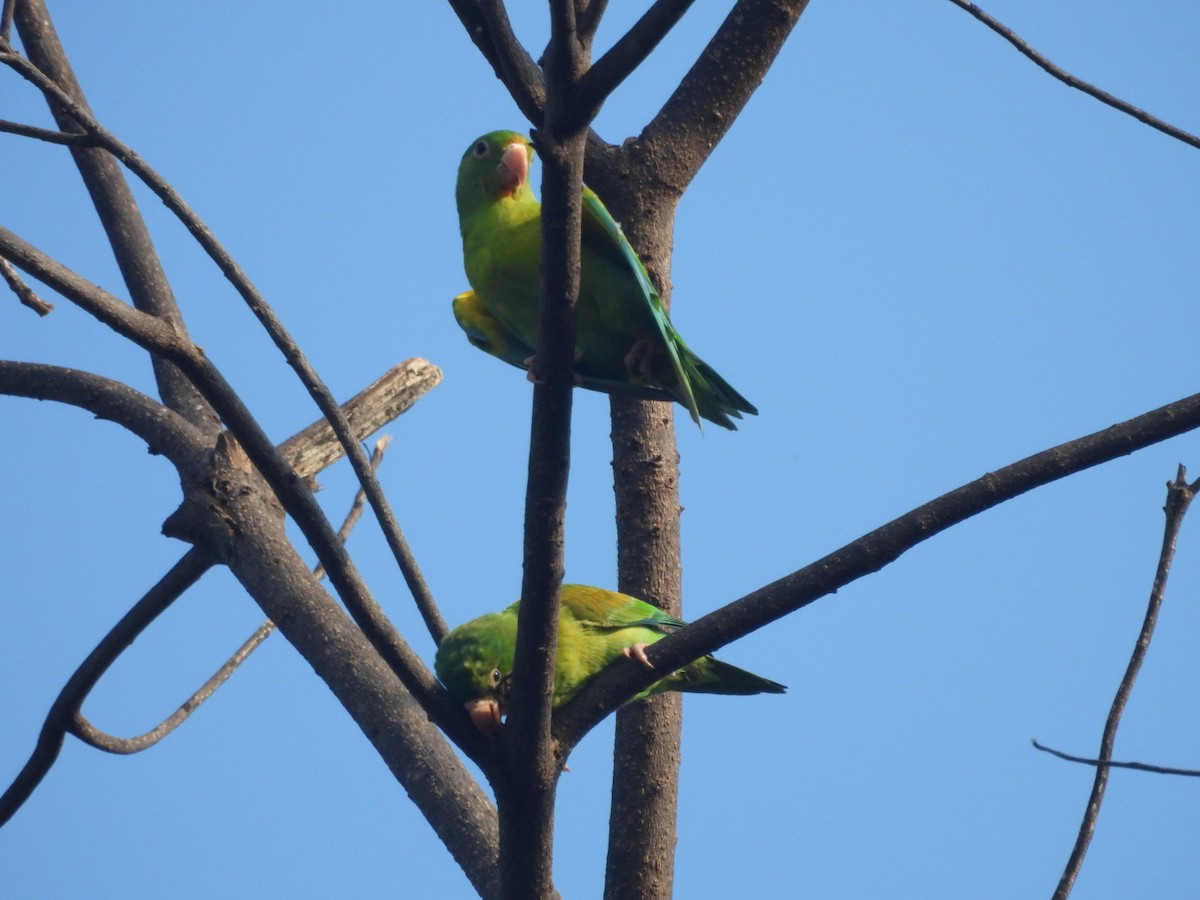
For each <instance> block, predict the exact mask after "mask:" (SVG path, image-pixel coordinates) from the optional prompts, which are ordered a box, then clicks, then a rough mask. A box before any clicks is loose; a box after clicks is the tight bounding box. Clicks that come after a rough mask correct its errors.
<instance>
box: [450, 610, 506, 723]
mask: <svg viewBox="0 0 1200 900" xmlns="http://www.w3.org/2000/svg"><path fill="white" fill-rule="evenodd" d="M516 643H517V613H516V609H515V608H513V607H509V608H508V609H506V610H504V611H503V612H498V613H491V614H489V615H486V616H480V617H479V618H478V619H472V620H471V621H470V622H467V623H466V624H465V625H460V626H458V627H457V628H455V629H454V630H453V631H451V632H450V633H449V634H448V635H446V637H445V638H443V639H442V642H441V644H439V645H438V649H437V656H436V657H435V658H434V661H433V668H434V671H435V672H437V677H438V679H439V680H440V681H441V682H442V684H444V685H445V686H446V690H448V691H449V692H450V693H451V695H452V696H453V697H454V699H455V700H458V701H459V702H460V703H462V704H463V706H464V707H466V710H467V714H468V715H469V716H470V717H471V721H472V722H473V723H474V724H475V727H476V728H478V729H479V730H480V731H482V732H483V733H484V734H494V733H495V732H496V731H497V730H498V729H499V728H500V718H501V716H503V715H504V713H505V707H506V705H507V703H508V685H509V677H510V675H511V674H512V665H513V649H514V648H515V647H516Z"/></svg>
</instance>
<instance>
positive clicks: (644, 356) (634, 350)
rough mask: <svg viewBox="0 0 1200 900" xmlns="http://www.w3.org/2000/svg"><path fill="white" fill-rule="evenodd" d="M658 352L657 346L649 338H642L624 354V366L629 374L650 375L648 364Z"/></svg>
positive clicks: (646, 376)
mask: <svg viewBox="0 0 1200 900" xmlns="http://www.w3.org/2000/svg"><path fill="white" fill-rule="evenodd" d="M657 353H658V347H656V346H655V344H654V341H652V340H650V339H649V338H643V339H642V340H640V341H637V342H635V343H634V345H633V346H632V347H630V348H629V352H628V353H626V354H625V368H626V369H627V370H628V371H629V373H630V374H631V375H638V376H640V377H642V378H649V377H650V364H651V363H652V362H653V361H654V357H655V355H656V354H657Z"/></svg>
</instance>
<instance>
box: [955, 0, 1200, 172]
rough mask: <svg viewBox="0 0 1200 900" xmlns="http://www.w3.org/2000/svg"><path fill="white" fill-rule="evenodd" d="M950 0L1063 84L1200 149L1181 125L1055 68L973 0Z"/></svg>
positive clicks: (1199, 140) (1199, 145) (1197, 140)
mask: <svg viewBox="0 0 1200 900" xmlns="http://www.w3.org/2000/svg"><path fill="white" fill-rule="evenodd" d="M950 2H951V3H953V4H954V5H955V6H957V7H958V8H959V9H963V10H966V11H967V12H968V13H970V14H971V15H972V16H974V17H975V18H976V19H978V20H979V21H980V22H982V23H983V24H984V25H986V26H987V27H988V28H990V29H992V31H994V32H996V34H998V35H1000V36H1001V37H1002V38H1004V39H1005V40H1006V41H1008V42H1009V43H1010V44H1012V45H1013V46H1014V47H1016V48H1017V50H1018V51H1019V52H1020V53H1021V54H1022V55H1023V56H1025V57H1026V58H1028V59H1030V60H1031V61H1032V62H1033V63H1034V64H1036V65H1037V66H1038V67H1039V68H1041V69H1042V70H1044V71H1045V72H1048V73H1049V74H1050V75H1052V76H1053V77H1055V78H1057V79H1058V80H1059V81H1061V82H1062V83H1063V84H1065V85H1067V87H1073V88H1075V89H1076V90H1079V91H1083V92H1084V93H1085V94H1087V95H1088V96H1089V97H1095V98H1096V99H1097V100H1099V101H1100V102H1101V103H1104V104H1106V105H1108V106H1111V107H1112V108H1113V109H1115V110H1118V111H1119V112H1123V113H1125V114H1126V115H1129V116H1133V117H1134V118H1135V119H1137V120H1138V121H1139V122H1141V123H1142V124H1143V125H1149V126H1150V127H1151V128H1153V129H1155V130H1157V131H1161V132H1162V133H1163V134H1165V135H1169V136H1170V137H1173V138H1175V139H1176V140H1180V141H1183V142H1184V143H1185V144H1190V145H1191V146H1193V147H1196V148H1197V149H1200V137H1197V136H1196V135H1194V134H1191V133H1189V132H1187V131H1184V130H1183V129H1182V128H1176V127H1175V126H1174V125H1172V124H1170V123H1169V122H1164V121H1163V120H1162V119H1159V118H1157V117H1155V116H1152V115H1150V113H1148V112H1146V111H1145V110H1142V109H1138V108H1137V107H1136V106H1134V105H1133V104H1132V103H1127V102H1126V101H1124V100H1122V99H1121V98H1120V97H1115V96H1113V95H1112V94H1110V93H1109V92H1108V91H1105V90H1101V89H1100V88H1098V87H1096V86H1095V85H1093V84H1090V83H1088V82H1086V81H1084V80H1083V79H1082V78H1077V77H1076V76H1074V75H1072V74H1071V73H1070V72H1068V71H1066V70H1065V69H1061V68H1059V67H1058V66H1056V65H1055V64H1054V63H1052V62H1050V60H1048V59H1047V58H1046V57H1044V56H1042V54H1040V53H1038V52H1037V51H1036V50H1034V49H1033V48H1032V47H1031V46H1029V44H1028V43H1026V42H1025V41H1024V40H1023V39H1022V38H1021V36H1020V35H1018V34H1017V33H1016V32H1015V31H1013V30H1012V29H1011V28H1009V27H1008V26H1007V25H1005V24H1004V23H1003V22H1000V21H999V20H997V19H995V18H993V17H992V16H990V15H989V14H988V13H986V12H984V11H983V10H982V9H980V8H979V7H978V6H976V5H975V4H974V3H972V2H970V0H950Z"/></svg>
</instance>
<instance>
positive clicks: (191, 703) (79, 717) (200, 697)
mask: <svg viewBox="0 0 1200 900" xmlns="http://www.w3.org/2000/svg"><path fill="white" fill-rule="evenodd" d="M393 371H395V370H393ZM378 384H379V382H376V383H375V385H372V387H375V386H376V385H378ZM367 390H368V391H369V390H371V388H368V389H367ZM364 393H366V392H365V391H364ZM362 396H363V395H362V394H359V395H358V397H357V398H355V399H356V400H357V399H359V398H361V397H362ZM350 402H351V403H354V401H353V400H352V401H350ZM349 405H350V404H347V406H349ZM396 414H397V415H399V412H397V413H396ZM315 424H316V425H324V426H326V427H328V423H327V422H326V421H325V420H324V419H321V420H319V421H318V422H316V423H315ZM371 430H372V431H373V430H374V429H371ZM364 433H369V432H364ZM311 435H318V433H317V432H315V431H313V429H312V427H311V426H310V427H309V428H306V429H305V430H304V431H302V432H300V433H299V434H298V435H296V436H295V437H293V438H290V439H289V440H288V441H287V442H285V446H286V444H292V443H298V439H304V438H305V437H306V436H311ZM310 439H312V438H311V437H310ZM318 439H319V435H318ZM390 442H391V438H389V437H382V438H380V439H379V440H378V441H376V442H375V451H374V452H373V453H372V454H371V468H372V469H373V470H374V471H378V470H379V465H380V463H382V462H383V455H384V452H385V450H386V449H387V445H388V444H389V443H390ZM330 462H332V460H330ZM366 499H367V498H366V494H365V493H364V492H363V490H362V488H359V490H358V491H357V492H356V493H355V495H354V500H353V501H352V502H351V504H350V510H349V512H347V513H346V518H345V519H344V520H343V521H342V526H341V528H339V529H338V540H340V541H341V542H342V543H345V542H346V538H347V537H349V535H350V532H351V531H352V530H353V528H354V526H355V525H356V524H357V523H358V520H359V519H360V518H361V517H362V510H363V504H364V503H365V502H366ZM313 574H315V575H316V576H317V577H318V578H321V577H323V575H324V569H323V568H322V566H321V565H320V564H319V563H318V564H317V568H316V570H315V571H314V573H313ZM274 630H275V623H274V622H272V621H271V620H270V619H268V620H267V621H265V622H263V623H262V624H261V625H259V626H258V628H257V629H255V631H254V633H253V634H252V635H250V637H248V638H247V639H246V640H245V641H244V642H243V643H242V646H240V647H239V648H238V649H237V651H236V652H235V653H234V654H233V656H231V657H230V658H229V659H228V660H226V661H225V663H224V664H223V665H222V666H221V668H219V669H218V670H217V671H216V672H215V673H213V675H212V677H210V678H209V679H208V680H207V681H206V682H204V684H203V685H201V686H200V689H199V690H197V691H196V692H195V693H193V694H192V695H191V696H190V697H188V699H187V700H185V701H184V702H183V703H182V704H181V705H180V707H179V709H177V710H176V711H175V712H174V713H172V714H171V715H170V716H168V717H167V718H166V719H164V720H163V721H162V722H160V723H159V724H158V725H156V726H155V727H154V728H152V729H150V730H149V731H147V732H145V733H144V734H140V735H138V736H137V737H132V738H119V737H114V736H113V735H111V734H108V733H107V732H104V731H101V730H100V729H99V728H96V727H95V726H94V725H92V723H91V722H89V721H88V720H87V718H85V717H84V715H83V713H82V712H81V711H80V709H79V708H76V710H75V715H74V716H73V718H72V722H71V733H72V734H74V735H75V736H76V737H77V738H79V739H80V740H81V741H83V742H84V743H85V744H90V745H91V746H93V747H95V748H97V749H99V750H104V751H106V752H108V753H120V754H131V753H140V752H141V751H142V750H146V749H148V748H150V747H153V746H154V745H155V744H157V743H158V742H159V741H161V740H162V739H163V738H165V737H166V736H167V735H168V734H170V733H171V732H172V731H174V730H175V729H176V728H178V727H179V726H180V725H182V724H183V722H184V721H186V720H187V718H188V717H189V716H191V714H192V713H193V712H195V711H196V710H197V709H199V708H200V705H201V704H202V703H204V701H205V700H207V699H208V698H209V697H211V696H212V695H213V694H214V693H215V692H216V690H217V688H219V687H220V686H221V685H222V684H224V683H225V682H226V681H228V680H229V678H230V677H231V676H232V675H233V673H234V672H236V671H237V669H238V668H239V667H240V666H241V664H242V663H244V662H245V661H246V660H247V659H248V658H249V656H250V654H251V653H253V652H254V651H255V650H256V649H258V647H259V646H260V645H261V644H262V642H263V641H265V640H266V639H267V638H268V637H270V635H271V632H273V631H274ZM83 699H84V698H80V703H81V704H82V702H83Z"/></svg>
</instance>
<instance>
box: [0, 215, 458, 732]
mask: <svg viewBox="0 0 1200 900" xmlns="http://www.w3.org/2000/svg"><path fill="white" fill-rule="evenodd" d="M0 255H3V256H7V257H8V258H9V259H11V260H12V261H13V262H15V263H16V264H17V265H19V266H21V267H22V268H23V269H25V271H27V272H29V273H30V274H32V275H34V276H35V277H37V278H38V279H40V280H42V281H44V282H46V283H47V284H50V285H51V286H52V287H54V288H55V290H57V291H58V292H59V293H61V294H62V295H63V296H64V297H67V298H68V299H70V300H71V301H73V302H75V303H77V304H78V305H79V306H80V307H81V308H83V309H84V310H86V311H87V312H89V313H92V314H93V315H95V316H97V317H98V318H101V319H102V320H105V321H106V322H107V323H108V324H111V326H112V327H114V328H115V329H116V330H117V331H118V332H119V333H121V334H122V335H124V336H125V337H127V338H129V339H130V340H133V341H134V342H135V343H137V344H138V345H139V346H142V347H144V348H145V349H147V350H150V351H152V352H157V353H161V354H163V355H165V356H166V357H167V358H169V359H171V360H172V361H173V362H175V363H176V365H178V366H179V367H180V369H182V370H183V371H184V372H185V373H186V374H187V375H188V376H189V377H190V378H191V380H192V383H194V384H196V385H197V387H199V388H200V390H201V393H202V394H203V396H204V397H205V399H206V400H207V401H208V402H209V403H211V404H212V406H213V408H214V409H216V410H217V412H218V414H219V415H220V416H221V418H222V420H223V421H224V422H226V424H227V425H228V426H229V428H230V431H231V432H232V433H233V434H234V435H236V436H237V439H238V442H239V443H240V444H241V445H242V446H243V447H244V448H245V451H246V453H247V454H248V455H249V457H250V459H251V460H252V461H253V463H254V465H255V466H256V467H257V468H258V470H259V471H260V472H261V473H262V474H263V477H264V478H265V479H266V481H267V483H268V484H269V485H270V487H271V490H272V491H273V492H274V493H275V496H276V497H277V498H278V500H279V502H280V503H281V504H282V505H283V507H284V509H285V510H286V511H287V512H288V514H289V515H290V516H292V518H293V519H294V520H295V521H296V524H297V525H298V526H299V527H300V530H301V531H302V532H303V533H304V536H305V538H306V539H307V540H308V541H309V543H310V545H311V546H312V547H313V549H314V550H315V551H316V553H317V556H318V557H319V559H320V560H321V562H322V563H323V564H324V565H325V567H326V569H327V570H328V572H329V576H330V581H331V582H332V583H333V585H334V587H335V588H336V589H337V592H338V594H339V596H340V597H341V598H342V601H343V602H344V603H345V604H346V607H347V609H349V610H350V611H351V613H352V615H353V616H354V619H355V621H356V622H357V623H358V624H359V626H360V627H361V628H362V629H363V631H364V633H365V634H366V635H367V637H368V639H369V640H370V641H371V643H372V644H373V645H374V646H375V647H376V649H377V650H378V651H379V653H380V654H381V655H382V656H383V658H384V659H385V660H387V662H388V664H389V665H391V666H392V667H393V668H394V670H395V671H396V673H397V674H398V675H399V676H400V678H401V679H402V680H403V681H404V683H405V685H406V686H407V687H408V689H409V690H411V691H412V692H413V693H414V694H415V695H416V696H417V698H418V699H419V701H420V702H421V703H422V705H423V706H425V708H426V709H429V710H431V711H437V710H442V711H444V710H446V709H447V708H448V707H447V704H446V701H445V693H444V691H443V689H442V688H441V686H440V685H439V684H438V683H437V681H436V679H434V677H433V674H432V673H431V672H430V671H429V669H428V668H427V667H426V666H425V664H424V663H423V662H422V660H421V658H420V657H419V656H417V655H416V653H414V652H413V650H412V648H411V647H409V645H408V643H407V642H406V641H405V640H404V638H403V637H401V635H400V634H399V632H397V631H396V629H395V627H394V626H393V625H392V624H391V623H390V622H389V621H388V619H387V617H386V616H385V615H384V614H383V611H382V609H381V608H380V607H379V604H378V603H377V602H376V600H375V599H374V597H372V596H371V594H370V592H369V591H368V590H367V588H366V585H365V584H364V583H363V581H362V579H361V577H360V576H359V574H358V570H357V568H356V567H355V565H354V563H353V561H352V560H351V558H350V556H349V554H347V553H346V551H345V548H344V547H342V545H341V543H340V542H339V541H338V540H337V536H336V535H335V533H334V530H333V526H332V525H330V523H329V520H328V519H327V518H326V516H325V514H324V512H323V511H322V510H321V508H320V505H319V504H318V503H317V501H316V499H315V498H314V497H313V495H312V492H311V491H310V490H309V489H308V488H307V487H306V486H305V485H304V484H303V482H302V481H301V480H300V479H298V478H297V477H296V473H295V471H294V470H293V469H292V468H291V466H289V465H288V464H287V462H286V461H285V460H284V458H283V456H282V455H281V454H280V452H279V450H278V449H277V448H276V447H275V445H274V444H273V443H272V442H271V440H270V439H269V438H268V437H267V435H266V434H265V433H264V432H263V430H262V427H261V426H260V425H259V424H258V422H257V421H256V420H255V419H254V417H253V416H252V415H251V414H250V411H249V410H248V409H247V408H246V406H245V404H244V403H243V402H242V400H241V398H240V397H239V396H238V395H237V394H236V393H235V392H234V391H233V389H232V388H231V387H230V385H229V384H228V383H227V382H226V381H225V379H224V377H223V376H222V375H221V373H220V371H219V370H218V369H217V368H216V367H215V366H214V365H213V364H212V362H211V361H210V360H209V359H208V357H207V356H206V355H205V354H204V353H203V352H202V351H201V350H200V349H199V348H198V347H196V346H195V345H194V344H192V343H191V341H189V340H187V339H186V338H181V336H179V335H178V334H176V333H175V332H174V331H173V330H172V329H171V327H170V325H169V324H168V323H167V322H165V321H163V320H160V319H158V318H155V317H153V316H147V315H145V314H144V313H139V312H138V311H137V310H134V309H132V308H131V307H128V306H126V305H125V304H123V303H121V302H120V301H119V300H117V298H115V297H113V296H112V295H111V294H108V293H107V292H105V291H103V290H102V289H101V288H99V287H97V286H96V285H93V284H91V283H90V282H88V281H86V280H85V279H82V278H80V277H79V276H77V275H75V274H74V273H73V272H71V271H70V270H69V269H67V268H66V267H65V266H62V265H61V264H60V263H58V262H56V261H55V260H53V259H51V258H50V257H48V256H46V255H45V254H43V253H41V252H40V251H38V250H37V249H36V248H34V247H32V246H30V245H29V244H27V243H26V242H24V241H22V240H21V239H20V238H17V237H16V236H15V235H13V234H12V233H11V232H8V231H7V230H5V229H3V228H0ZM338 415H339V417H341V418H342V420H343V421H344V418H345V417H344V416H343V415H342V413H341V410H340V409H339V410H338ZM347 437H348V439H347V440H343V441H342V446H343V447H347V449H349V447H354V448H355V449H356V450H359V452H360V453H361V448H359V446H358V444H357V441H356V440H355V439H354V436H353V435H352V434H350V435H348V436H347ZM206 477H207V474H200V475H196V474H195V473H193V477H192V479H191V482H192V485H193V487H196V488H200V487H203V484H204V482H205V479H206ZM188 481H189V479H188V478H186V477H185V483H186V482H188ZM459 712H460V713H461V711H459ZM451 727H453V726H451Z"/></svg>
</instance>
